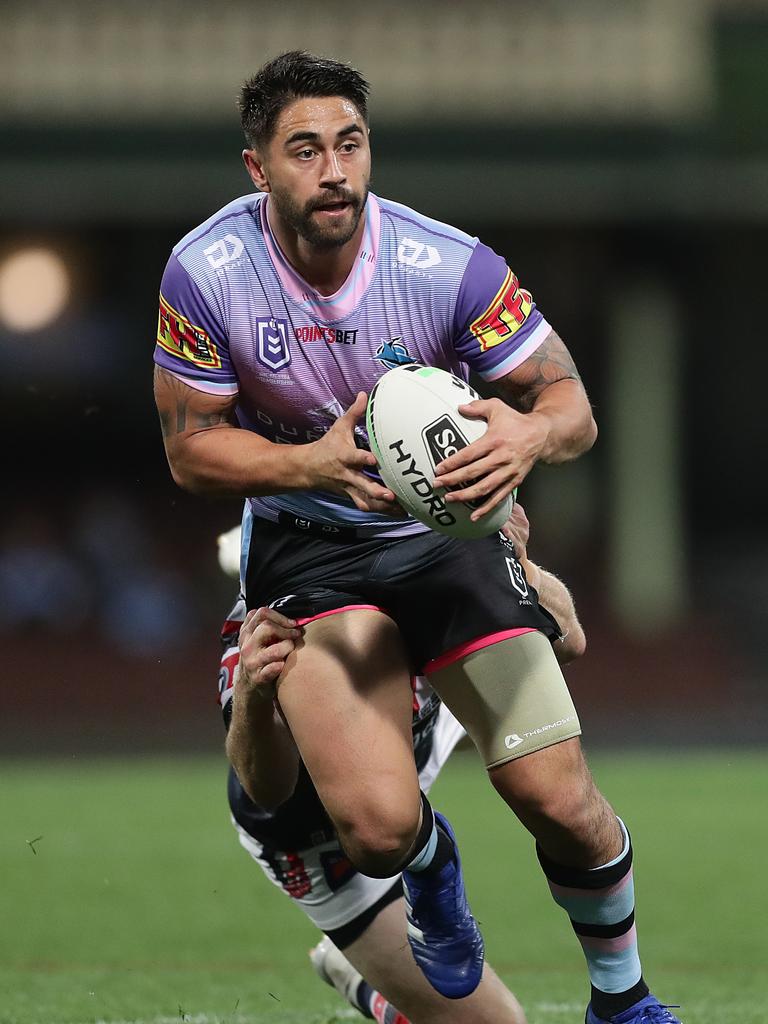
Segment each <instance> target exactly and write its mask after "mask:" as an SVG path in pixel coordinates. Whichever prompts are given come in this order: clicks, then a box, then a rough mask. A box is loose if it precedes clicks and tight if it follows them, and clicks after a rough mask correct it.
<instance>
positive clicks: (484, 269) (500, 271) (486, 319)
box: [453, 242, 551, 380]
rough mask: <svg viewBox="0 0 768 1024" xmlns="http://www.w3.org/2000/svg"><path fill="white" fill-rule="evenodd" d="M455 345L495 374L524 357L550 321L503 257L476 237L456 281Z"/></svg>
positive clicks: (471, 362)
mask: <svg viewBox="0 0 768 1024" xmlns="http://www.w3.org/2000/svg"><path fill="white" fill-rule="evenodd" d="M453 322H454V347H455V349H456V351H457V353H458V355H459V358H460V359H461V360H462V362H465V363H467V364H468V366H469V367H470V369H472V370H474V371H475V372H476V373H478V374H480V376H481V377H483V378H485V380H497V379H498V378H499V377H503V376H504V375H505V374H507V373H509V372H510V371H511V370H514V369H515V367H517V366H519V365H520V364H521V363H523V362H525V360H526V359H527V358H528V356H529V355H530V354H531V353H532V352H535V351H536V349H537V348H538V347H539V345H540V344H541V343H542V341H544V339H545V338H546V337H547V335H548V334H549V332H550V330H551V327H550V326H549V324H548V323H547V321H546V320H545V319H544V317H543V316H542V315H541V313H540V312H539V310H538V309H537V308H536V304H535V303H534V301H533V297H532V296H531V293H530V292H529V291H527V290H526V289H525V288H523V287H521V285H520V282H519V281H518V279H517V275H516V274H514V273H513V272H512V271H511V270H510V269H509V267H508V266H507V264H506V263H505V261H504V260H503V259H502V258H501V256H498V255H497V254H496V253H495V252H494V251H493V249H489V248H488V246H487V245H483V243H482V242H478V243H477V245H476V246H475V250H474V252H473V253H472V255H471V257H470V259H469V263H468V264H467V266H466V269H465V271H464V276H463V278H462V280H461V285H460V286H459V292H458V296H457V299H456V309H455V313H454V321H453Z"/></svg>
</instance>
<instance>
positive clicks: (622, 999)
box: [592, 977, 648, 1020]
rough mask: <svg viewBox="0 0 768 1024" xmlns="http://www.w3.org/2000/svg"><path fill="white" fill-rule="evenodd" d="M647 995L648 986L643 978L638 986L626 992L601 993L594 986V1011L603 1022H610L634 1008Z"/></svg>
mask: <svg viewBox="0 0 768 1024" xmlns="http://www.w3.org/2000/svg"><path fill="white" fill-rule="evenodd" d="M647 995H648V986H647V985H646V984H645V982H644V981H643V979H642V977H641V978H640V981H638V982H637V984H636V985H633V986H632V988H630V989H628V990H627V991H626V992H601V991H600V989H599V988H595V986H594V985H593V986H592V1009H593V1010H594V1011H595V1013H596V1014H597V1016H598V1017H602V1018H603V1020H610V1019H611V1017H613V1016H615V1015H616V1014H617V1013H623V1012H624V1010H628V1009H629V1008H630V1006H634V1005H635V1003H638V1002H640V1000H641V999H645V997H646V996H647Z"/></svg>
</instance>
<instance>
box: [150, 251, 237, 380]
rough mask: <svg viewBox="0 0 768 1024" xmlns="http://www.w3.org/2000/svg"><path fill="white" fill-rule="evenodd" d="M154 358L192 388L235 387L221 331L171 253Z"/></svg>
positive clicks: (162, 284) (194, 286) (163, 290)
mask: <svg viewBox="0 0 768 1024" xmlns="http://www.w3.org/2000/svg"><path fill="white" fill-rule="evenodd" d="M154 359H155V362H156V363H157V365H158V366H162V367H163V369H164V370H168V371H169V372H170V373H172V374H173V375H174V376H176V377H179V378H180V379H181V380H183V381H184V383H185V384H188V385H189V386H190V387H192V388H195V389H196V390H197V391H206V392H208V393H209V394H213V395H235V394H237V392H238V382H237V375H236V373H235V371H234V368H233V366H232V362H231V360H230V357H229V342H228V339H227V335H226V331H225V329H224V327H223V325H222V324H221V323H220V322H219V320H218V318H217V317H215V316H214V315H213V313H212V312H211V309H210V307H209V305H208V303H207V302H206V301H205V298H204V297H203V295H202V293H201V292H200V289H199V288H198V287H197V285H196V284H195V282H194V281H193V280H192V278H191V277H190V276H189V274H188V273H187V271H186V270H185V269H184V267H183V266H182V265H181V263H179V261H178V259H177V258H176V256H175V255H172V256H171V258H170V259H169V260H168V264H167V266H166V268H165V273H164V274H163V280H162V283H161V285H160V312H159V314H158V318H157V343H156V344H155V355H154Z"/></svg>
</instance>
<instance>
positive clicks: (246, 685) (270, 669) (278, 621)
mask: <svg viewBox="0 0 768 1024" xmlns="http://www.w3.org/2000/svg"><path fill="white" fill-rule="evenodd" d="M303 634H304V630H303V629H302V627H301V626H297V625H296V620H295V619H289V618H286V616H285V615H281V614H280V612H276V611H275V610H274V608H257V609H256V610H255V611H250V612H248V614H247V615H246V617H245V621H244V622H243V624H242V626H241V627H240V661H239V664H238V669H239V670H238V673H237V678H236V681H235V692H236V693H243V692H245V693H246V694H247V695H248V696H249V697H253V698H256V699H258V700H263V701H265V702H266V701H268V702H269V703H270V704H271V702H272V700H273V698H274V696H275V693H276V684H277V680H278V678H279V676H280V673H281V672H282V671H283V669H284V668H285V661H286V658H287V657H288V655H289V654H291V653H292V652H293V651H294V650H295V649H296V644H297V643H298V642H299V640H300V638H301V637H302V635H303Z"/></svg>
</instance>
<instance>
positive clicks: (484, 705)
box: [429, 632, 581, 768]
mask: <svg viewBox="0 0 768 1024" xmlns="http://www.w3.org/2000/svg"><path fill="white" fill-rule="evenodd" d="M429 681H430V683H431V684H432V686H434V688H435V690H437V692H438V693H439V695H440V697H441V698H442V699H443V700H444V701H445V703H446V704H447V705H448V707H449V708H450V709H451V711H452V712H453V713H454V715H455V716H456V718H458V720H459V721H460V722H461V724H462V725H463V726H464V728H465V729H466V730H467V732H468V733H469V735H470V737H471V739H472V741H473V743H474V744H475V746H476V747H477V749H478V751H479V752H480V756H481V757H482V758H483V760H484V761H485V764H486V767H488V768H493V767H495V766H496V765H499V764H504V762H505V761H511V760H512V759H513V758H516V757H522V756H523V755H524V754H530V753H532V752H533V751H534V750H541V749H542V748H543V747H549V746H551V745H552V744H554V743H559V742H560V741H561V740H567V739H570V738H571V737H572V736H578V735H579V734H580V733H581V726H580V725H579V718H578V715H577V714H576V708H575V707H574V706H573V701H572V700H571V695H570V693H569V692H568V687H567V685H566V682H565V679H564V678H563V674H562V672H561V671H560V666H559V664H558V662H557V659H556V658H555V655H554V653H553V651H552V645H551V644H550V642H549V640H547V638H546V637H545V636H544V634H543V633H537V632H534V633H523V634H521V635H520V636H516V637H511V638H509V639H507V640H501V641H499V642H498V643H495V644H491V645H490V646H488V647H483V648H481V649H480V650H479V651H475V652H474V653H472V654H469V655H467V656H466V657H465V658H462V659H461V660H459V661H456V662H454V663H453V664H451V665H447V666H446V667H445V668H441V669H438V670H437V671H436V672H434V673H432V674H431V675H430V676H429Z"/></svg>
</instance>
